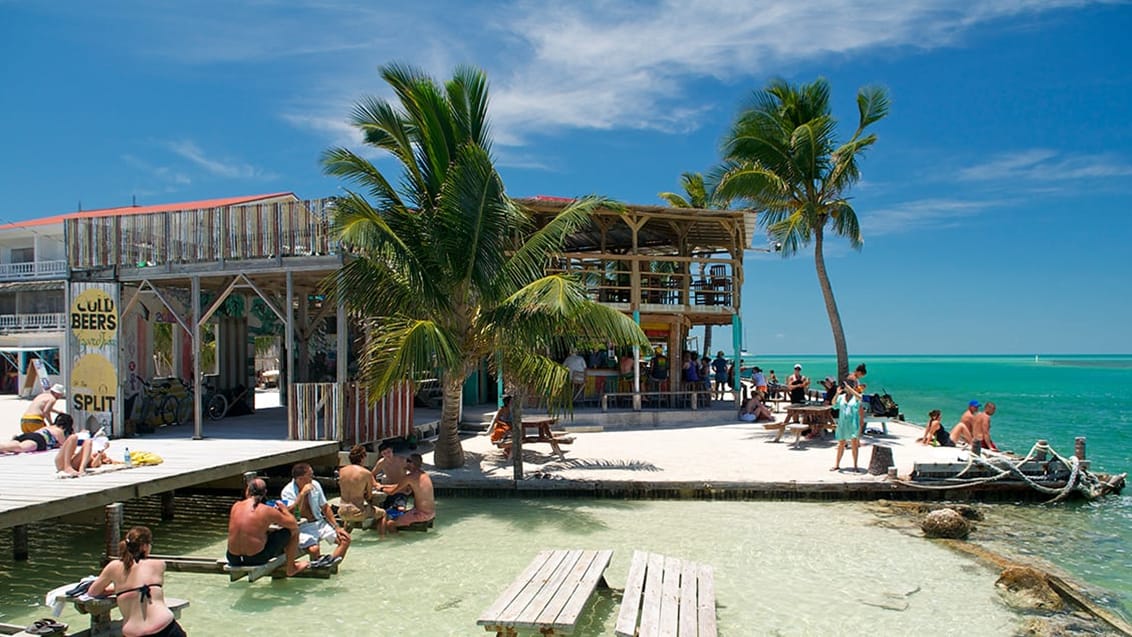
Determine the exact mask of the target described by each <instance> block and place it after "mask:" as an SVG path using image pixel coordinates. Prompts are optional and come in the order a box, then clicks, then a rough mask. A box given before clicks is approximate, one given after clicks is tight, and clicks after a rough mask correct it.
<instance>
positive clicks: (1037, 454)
mask: <svg viewBox="0 0 1132 637" xmlns="http://www.w3.org/2000/svg"><path fill="white" fill-rule="evenodd" d="M1048 446H1049V441H1048V440H1039V441H1038V445H1037V447H1038V448H1037V450H1036V451H1034V460H1037V461H1038V462H1045V461H1046V448H1047V447H1048Z"/></svg>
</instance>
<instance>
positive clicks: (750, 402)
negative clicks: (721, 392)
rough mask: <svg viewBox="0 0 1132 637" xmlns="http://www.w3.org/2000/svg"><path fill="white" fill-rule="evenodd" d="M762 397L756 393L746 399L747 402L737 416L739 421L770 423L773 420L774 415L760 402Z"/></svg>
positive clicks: (759, 393)
mask: <svg viewBox="0 0 1132 637" xmlns="http://www.w3.org/2000/svg"><path fill="white" fill-rule="evenodd" d="M762 396H763V394H762V393H761V392H758V391H756V392H755V393H754V395H752V396H751V397H750V398H748V399H747V402H746V403H745V404H744V405H743V413H741V414H739V420H743V421H745V422H771V421H773V420H774V413H772V412H771V411H770V407H767V406H766V403H764V402H763V401H762Z"/></svg>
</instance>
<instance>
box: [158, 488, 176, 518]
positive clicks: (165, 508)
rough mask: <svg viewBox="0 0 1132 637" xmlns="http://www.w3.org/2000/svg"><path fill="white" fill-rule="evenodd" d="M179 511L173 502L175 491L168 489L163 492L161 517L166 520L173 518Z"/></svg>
mask: <svg viewBox="0 0 1132 637" xmlns="http://www.w3.org/2000/svg"><path fill="white" fill-rule="evenodd" d="M176 512H177V507H176V505H174V504H173V492H172V491H166V492H165V493H162V494H161V519H162V520H163V521H165V522H168V521H169V520H172V519H173V516H174V514H175V513H176Z"/></svg>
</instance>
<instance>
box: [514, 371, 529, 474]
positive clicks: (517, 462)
mask: <svg viewBox="0 0 1132 637" xmlns="http://www.w3.org/2000/svg"><path fill="white" fill-rule="evenodd" d="M526 400H527V395H526V394H525V393H524V392H523V391H522V390H520V389H519V388H517V387H513V388H512V390H511V466H512V468H513V469H514V477H515V484H516V485H518V484H519V483H520V482H522V481H523V435H524V434H525V433H526V431H525V430H524V429H523V403H524V402H525V401H526Z"/></svg>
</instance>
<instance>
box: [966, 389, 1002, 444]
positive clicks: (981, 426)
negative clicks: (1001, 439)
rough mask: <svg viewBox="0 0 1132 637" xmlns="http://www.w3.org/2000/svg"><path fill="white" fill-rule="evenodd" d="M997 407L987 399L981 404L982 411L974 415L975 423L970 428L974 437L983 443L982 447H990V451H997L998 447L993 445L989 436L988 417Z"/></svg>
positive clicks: (989, 417)
mask: <svg viewBox="0 0 1132 637" xmlns="http://www.w3.org/2000/svg"><path fill="white" fill-rule="evenodd" d="M997 409H998V408H997V407H995V405H994V403H993V402H991V401H989V400H988V401H987V404H986V405H984V406H983V413H981V414H978V415H976V416H975V419H974V420H975V425H974V427H972V429H971V433H972V436H973V437H974V439H975V440H978V441H980V442H982V443H983V449H990V450H991V451H998V447H996V446H995V445H994V442H993V441H992V440H991V437H990V419H991V416H993V415H994V412H995V411H996V410H997Z"/></svg>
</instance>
